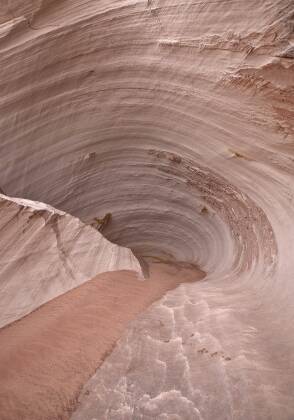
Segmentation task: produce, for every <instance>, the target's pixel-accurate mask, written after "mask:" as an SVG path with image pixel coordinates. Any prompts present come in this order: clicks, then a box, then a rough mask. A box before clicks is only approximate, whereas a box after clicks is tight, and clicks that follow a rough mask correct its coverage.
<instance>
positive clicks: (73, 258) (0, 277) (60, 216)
mask: <svg viewBox="0 0 294 420" xmlns="http://www.w3.org/2000/svg"><path fill="white" fill-rule="evenodd" d="M0 234H1V235H0V243H1V244H0V327H3V326H4V325H7V324H9V323H11V322H12V321H15V320H17V319H19V318H21V317H23V316H24V315H27V314H28V313H30V312H32V311H33V310H34V309H36V308H38V307H39V306H40V305H42V304H43V303H45V302H48V301H49V300H51V299H53V298H55V297H56V296H59V295H60V294H63V293H65V292H67V291H68V290H71V289H72V288H74V287H77V286H79V285H80V284H82V283H84V282H85V281H86V280H89V279H91V278H93V277H94V276H96V275H97V274H99V273H103V272H106V271H116V270H134V271H137V272H138V274H140V273H141V269H140V265H139V262H138V261H137V260H136V258H135V257H134V255H133V254H132V252H131V251H130V250H129V249H127V248H122V247H119V246H117V245H115V244H112V243H110V242H109V241H107V240H106V239H105V238H104V237H103V236H102V235H101V234H100V233H99V232H97V230H95V229H94V228H92V227H91V226H86V225H85V224H83V223H82V222H81V221H80V220H79V219H77V218H75V217H72V216H70V215H68V214H65V213H64V212H62V211H59V210H56V209H55V208H53V207H51V206H49V205H46V204H43V203H38V202H34V201H30V200H24V199H17V198H11V197H7V196H4V195H2V194H0Z"/></svg>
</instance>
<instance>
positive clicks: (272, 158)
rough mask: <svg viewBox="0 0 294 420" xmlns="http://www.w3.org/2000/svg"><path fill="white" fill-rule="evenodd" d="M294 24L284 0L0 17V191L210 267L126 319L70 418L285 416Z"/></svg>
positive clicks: (55, 5) (9, 9)
mask: <svg viewBox="0 0 294 420" xmlns="http://www.w3.org/2000/svg"><path fill="white" fill-rule="evenodd" d="M293 19H294V6H293V1H292V0H275V1H274V0H255V1H254V2H253V1H249V0H248V1H245V0H232V1H231V0H217V1H211V0H202V1H190V0H187V1H186V2H180V1H178V0H144V1H130V0H118V1H104V0H101V1H99V2H97V1H92V0H83V1H75V0H71V1H69V0H63V1H54V0H52V1H44V0H43V1H41V0H40V1H36V2H32V1H22V2H21V1H7V2H6V3H5V4H4V6H3V7H2V10H1V18H0V22H1V25H0V91H1V98H0V111H1V112H0V125H1V142H0V180H1V185H0V187H1V188H2V189H3V190H4V191H5V193H7V194H9V195H13V196H20V197H26V198H29V199H32V200H38V201H44V202H46V203H49V204H50V205H53V206H55V207H56V208H59V209H61V210H62V211H66V212H68V213H70V214H73V215H74V216H76V217H79V218H80V219H81V220H83V221H84V222H85V223H91V221H92V220H93V219H94V218H101V217H103V216H104V215H105V214H107V213H111V214H112V221H111V223H110V224H109V225H107V226H106V227H105V230H104V231H103V234H105V236H106V237H107V238H108V239H110V240H111V241H113V242H115V243H118V244H119V245H123V246H127V247H130V248H132V249H133V250H134V252H135V254H136V255H140V256H141V257H142V258H144V257H146V256H149V257H150V256H155V257H157V258H160V259H169V260H178V261H182V262H186V263H192V264H197V265H199V266H200V267H201V269H203V270H204V271H205V272H207V277H206V279H205V280H203V281H201V282H197V283H193V284H189V285H181V286H180V287H178V288H177V289H175V290H173V291H169V292H168V293H167V294H166V295H165V296H164V297H163V298H162V299H161V300H159V301H158V302H156V303H154V304H153V306H152V307H151V308H150V309H149V310H148V312H146V313H145V314H143V315H141V316H140V317H139V318H138V319H137V320H136V321H134V322H133V323H132V325H131V326H130V328H129V330H128V331H127V332H126V335H125V336H124V337H123V338H122V339H121V340H120V341H119V343H118V345H117V347H116V349H115V350H114V352H113V353H112V355H111V356H110V357H109V358H107V359H106V361H105V362H104V364H103V365H102V366H101V368H99V369H98V371H97V373H96V374H95V375H94V377H93V378H92V379H91V380H90V382H89V383H88V384H87V385H86V387H85V389H84V392H83V393H82V395H81V398H80V405H79V407H78V408H77V411H76V413H75V414H73V417H72V419H73V420H93V419H97V420H117V419H118V420H121V419H123V420H129V419H135V420H141V419H142V420H149V419H158V420H179V419H181V420H190V419H204V420H214V419H216V418H217V419H219V420H228V419H234V420H235V419H237V420H239V419H242V420H243V419H244V420H245V419H246V420H249V419H250V420H251V419H252V420H253V419H254V420H255V419H258V420H259V419H262V420H268V419H273V420H276V419H279V420H292V419H293V417H294V401H293V392H292V390H293V388H294V379H293V378H294V356H293V354H294V352H293V350H294V340H293V337H294V327H293V322H292V320H293V315H294V309H293V299H294V287H293V277H294V260H293V256H292V254H293V251H292V241H293V237H294V224H293V217H294V211H293V197H294V182H293V181H294V148H293V144H294V127H293V120H294V99H293V98H294V64H293V48H294V47H293V46H294V37H293V26H294V21H293ZM89 229H90V228H89ZM51 231H52V229H51V230H50V232H51ZM94 233H95V234H96V232H94ZM52 235H53V231H52Z"/></svg>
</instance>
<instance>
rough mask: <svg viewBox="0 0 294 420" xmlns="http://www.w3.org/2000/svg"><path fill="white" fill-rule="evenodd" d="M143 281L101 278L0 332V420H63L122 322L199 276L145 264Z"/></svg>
mask: <svg viewBox="0 0 294 420" xmlns="http://www.w3.org/2000/svg"><path fill="white" fill-rule="evenodd" d="M147 269H148V270H147V271H148V273H149V276H148V278H147V279H146V280H145V281H140V280H138V279H137V277H136V274H135V273H134V272H130V271H117V272H110V273H105V274H100V275H99V276H97V277H96V278H94V279H92V280H90V281H88V282H87V283H85V284H83V285H82V286H80V287H78V288H76V289H74V290H72V291H70V292H68V293H66V294H65V295H63V296H60V297H58V298H56V299H54V300H52V301H51V302H48V303H47V304H45V305H43V306H42V307H40V308H39V309H38V310H36V311H35V312H33V313H31V314H30V315H28V316H26V317H24V318H23V319H21V320H20V321H18V322H15V323H14V324H11V325H9V326H8V327H6V328H3V329H2V330H0V343H1V345H0V381H1V382H0V419H1V420H20V419H21V420H55V419H59V420H61V419H67V418H69V415H70V412H71V411H72V409H73V408H74V406H75V403H76V400H77V397H78V395H79V392H80V390H81V388H82V386H83V384H84V383H85V382H86V381H87V380H88V379H89V377H91V376H92V375H93V374H94V372H95V370H96V369H97V368H98V367H99V365H101V363H102V362H103V360H104V359H105V357H106V356H107V355H108V354H109V353H110V352H111V350H112V348H113V346H114V345H115V343H116V341H117V340H118V339H119V337H120V336H121V334H122V333H123V331H124V330H125V328H126V327H127V325H128V323H129V322H130V321H131V320H133V319H134V318H135V317H136V316H137V315H138V314H139V313H141V312H142V311H144V310H145V309H146V308H147V307H148V306H149V305H150V304H152V302H154V301H156V300H158V299H160V298H161V297H162V296H163V295H164V294H165V293H166V292H167V291H168V290H171V289H174V288H175V287H177V286H178V285H179V284H180V283H183V282H191V281H197V280H200V279H201V278H203V277H204V273H203V272H202V271H201V270H198V269H197V268H195V267H189V266H187V265H181V264H165V263H156V262H152V263H150V264H148V267H147Z"/></svg>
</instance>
